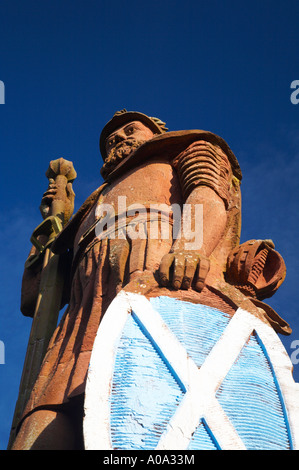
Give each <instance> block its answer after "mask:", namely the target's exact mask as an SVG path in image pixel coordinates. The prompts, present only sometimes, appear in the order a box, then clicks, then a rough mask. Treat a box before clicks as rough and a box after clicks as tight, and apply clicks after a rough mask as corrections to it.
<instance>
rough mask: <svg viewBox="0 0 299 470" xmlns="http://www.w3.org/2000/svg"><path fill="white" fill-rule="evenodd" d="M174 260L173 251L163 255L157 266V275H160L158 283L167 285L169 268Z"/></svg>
mask: <svg viewBox="0 0 299 470" xmlns="http://www.w3.org/2000/svg"><path fill="white" fill-rule="evenodd" d="M173 260H174V253H168V254H167V255H165V256H163V258H162V261H161V263H160V267H159V277H160V284H161V285H162V286H164V287H165V286H167V284H168V283H169V281H170V279H169V270H170V267H171V265H172V263H173Z"/></svg>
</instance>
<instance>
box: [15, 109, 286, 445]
mask: <svg viewBox="0 0 299 470" xmlns="http://www.w3.org/2000/svg"><path fill="white" fill-rule="evenodd" d="M166 131H167V129H166V128H165V124H164V123H163V122H161V121H160V120H159V119H156V118H150V117H148V116H146V115H144V114H142V113H138V112H127V111H126V110H123V111H121V112H118V113H116V114H115V115H114V117H113V118H112V120H111V121H109V122H108V124H107V125H106V126H105V128H104V129H103V131H102V134H101V138H100V149H101V153H102V157H103V159H104V165H103V168H102V175H103V177H104V180H105V183H104V184H103V185H102V186H101V187H100V188H99V189H97V190H96V191H95V192H94V193H93V194H92V195H91V196H90V197H89V198H88V199H87V201H86V202H85V203H84V204H83V206H82V207H81V208H80V209H79V210H78V212H77V213H76V214H75V215H74V216H73V217H72V218H71V216H72V210H73V202H74V194H73V191H72V187H71V183H68V185H67V186H66V188H67V189H66V200H67V208H66V210H65V213H64V222H67V223H66V225H65V227H64V229H63V230H62V232H61V233H60V234H59V235H58V236H57V237H56V239H55V241H54V244H53V245H52V251H53V252H54V253H56V254H59V255H60V256H61V257H62V258H61V259H63V260H64V268H65V269H64V271H65V275H66V273H67V275H68V282H66V283H65V290H64V295H63V301H64V303H67V304H68V307H67V310H66V312H65V313H64V316H63V318H62V320H61V322H60V324H59V325H58V326H57V328H56V330H55V332H54V335H53V337H52V339H51V341H50V344H49V347H48V350H47V353H46V355H45V358H44V361H43V364H42V367H41V370H40V373H39V376H38V379H37V381H36V383H35V385H34V387H33V390H32V393H31V396H30V399H29V401H28V403H27V406H26V409H25V411H24V413H23V417H22V419H21V421H20V423H19V427H18V434H17V437H16V440H15V443H14V445H13V449H80V448H83V447H84V444H83V439H82V417H83V397H84V388H85V380H86V374H87V369H88V364H89V358H90V354H91V350H92V347H93V341H94V338H95V335H96V332H97V329H98V326H99V323H100V321H101V318H102V316H103V315H104V313H105V310H106V309H107V307H108V305H109V304H110V302H111V301H112V300H113V298H114V297H115V296H116V295H117V293H118V292H119V291H120V290H121V289H124V290H127V291H129V292H138V293H142V294H143V295H145V296H148V297H153V296H157V295H163V294H164V295H168V296H173V297H177V298H180V299H183V300H189V301H191V302H195V303H202V304H205V305H210V306H212V307H216V308H217V307H219V308H221V309H222V310H223V311H225V312H228V313H230V314H231V315H233V314H234V311H235V310H236V308H237V307H238V306H240V305H242V304H244V303H246V308H247V309H248V310H250V311H252V310H254V309H259V312H261V311H262V312H263V315H264V317H265V319H266V320H267V321H268V322H270V323H271V324H272V326H273V327H274V328H275V330H276V331H278V332H281V333H284V334H288V333H289V332H290V329H289V327H288V325H287V324H286V323H285V322H284V321H283V320H282V319H280V318H279V317H278V315H277V314H276V313H275V312H274V311H273V310H272V309H271V308H270V307H268V306H267V305H265V304H264V303H263V302H262V299H264V298H266V297H269V296H270V295H272V294H273V293H274V292H275V291H276V289H277V288H278V287H279V285H280V284H281V283H282V281H283V279H284V276H285V266H284V262H283V260H282V258H281V256H280V255H279V254H278V253H277V252H276V251H275V250H274V245H273V243H272V242H271V241H267V240H266V241H256V240H252V241H250V242H247V243H245V244H243V245H241V246H240V245H239V240H240V227H241V197H240V182H241V178H242V175H241V170H240V167H239V164H238V162H237V159H236V157H235V156H234V154H233V152H232V151H231V150H230V148H229V147H228V145H227V144H226V142H225V141H224V140H223V139H221V138H220V137H218V136H216V135H214V134H212V133H210V132H205V131H199V130H194V131H177V132H166ZM56 198H57V185H56V184H55V183H54V181H53V180H50V184H49V188H48V190H47V191H46V192H45V194H44V196H43V199H42V205H41V211H42V214H43V217H44V218H46V217H47V216H48V211H49V207H51V204H53V201H55V200H56ZM119 198H121V199H119ZM124 198H125V199H124ZM120 201H121V202H123V201H125V203H126V208H128V207H129V208H130V211H125V212H123V206H121V207H120V205H119V202H120ZM174 207H176V208H179V209H181V211H179V212H180V227H179V228H180V231H179V235H180V236H177V237H176V238H175V237H174V235H173V228H174V226H176V223H177V219H176V218H175V213H174V212H175V211H174V210H173V208H174ZM196 207H200V208H202V211H199V212H198V213H197V214H200V216H199V215H198V217H196V216H195V214H196ZM102 208H108V209H109V208H110V209H111V208H112V209H113V210H111V212H110V213H109V210H107V211H106V213H105V214H104V212H103V211H102ZM155 208H156V209H157V210H156V212H155ZM161 208H162V209H163V210H161ZM164 209H165V210H164ZM187 209H188V210H187ZM134 211H135V212H134ZM188 211H189V212H188ZM136 214H138V218H136ZM101 220H102V221H104V222H105V224H102V226H101V231H99V224H100V223H101ZM136 222H138V224H137V223H136ZM156 222H159V224H160V225H159V227H160V228H159V229H158V233H157V230H156V232H155V236H154V237H153V236H148V234H149V233H150V229H151V228H152V227H155V228H156V227H157V225H156ZM198 224H200V227H199V226H196V225H198ZM137 225H138V227H136V226H137ZM111 227H112V228H111ZM163 227H164V228H165V229H169V228H170V231H169V234H170V235H169V236H168V238H167V237H164V236H163V234H162V228H163ZM128 228H130V229H131V231H129V230H128ZM137 228H138V231H139V236H135V235H136V229H137ZM109 230H110V232H109ZM198 230H200V234H201V235H200V237H199V239H197V240H195V241H197V242H198V243H197V245H196V244H195V245H194V238H196V233H197V232H196V231H198ZM112 232H113V235H111V233H112ZM141 232H142V233H143V234H146V236H140V233H141ZM109 234H110V236H108V235H109ZM105 235H106V236H105ZM192 237H193V238H192ZM192 242H193V245H192ZM35 253H36V248H33V249H32V251H31V256H32V255H34V254H35ZM67 263H68V265H67ZM38 286H39V269H38V268H36V267H29V268H27V269H25V272H24V277H23V286H22V312H23V313H24V314H25V315H32V311H33V310H34V305H35V302H36V296H37V291H38Z"/></svg>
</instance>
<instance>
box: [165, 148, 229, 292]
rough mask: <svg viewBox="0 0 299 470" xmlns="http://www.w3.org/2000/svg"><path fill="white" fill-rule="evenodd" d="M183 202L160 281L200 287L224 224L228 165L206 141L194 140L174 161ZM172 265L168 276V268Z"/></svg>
mask: <svg viewBox="0 0 299 470" xmlns="http://www.w3.org/2000/svg"><path fill="white" fill-rule="evenodd" d="M175 167H176V169H177V171H178V173H179V176H180V180H181V185H182V189H183V192H184V196H185V203H184V206H183V212H182V221H181V233H180V237H178V238H177V239H176V240H175V242H174V244H173V246H172V249H171V252H170V253H169V254H168V255H166V256H165V257H164V258H163V259H162V262H161V265H160V279H161V284H162V285H164V286H166V285H167V284H169V282H171V284H172V286H173V287H174V288H175V289H180V288H183V289H188V288H189V287H191V284H192V282H193V284H194V288H195V289H196V290H199V291H200V290H201V289H202V288H203V286H204V281H205V278H206V276H207V273H208V271H209V266H210V262H209V256H210V255H211V254H212V253H213V251H214V249H215V248H216V247H217V245H218V243H219V242H220V240H221V238H222V235H223V232H224V229H225V227H226V223H227V206H228V197H229V196H228V189H229V179H230V175H231V172H230V165H229V163H228V159H227V158H226V156H225V154H224V153H223V152H222V151H221V150H220V149H218V148H216V147H215V146H213V145H212V144H209V143H208V142H202V141H201V142H196V143H194V144H192V145H191V146H189V147H188V149H187V150H186V151H185V152H182V154H180V155H179V156H178V157H177V159H176V162H175ZM171 266H172V267H173V275H172V279H170V268H171Z"/></svg>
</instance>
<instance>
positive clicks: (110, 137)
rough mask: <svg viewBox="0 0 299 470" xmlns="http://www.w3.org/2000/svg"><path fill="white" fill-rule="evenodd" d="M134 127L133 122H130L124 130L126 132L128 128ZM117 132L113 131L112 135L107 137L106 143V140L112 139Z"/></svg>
mask: <svg viewBox="0 0 299 470" xmlns="http://www.w3.org/2000/svg"><path fill="white" fill-rule="evenodd" d="M134 125H135V121H132V122H130V123H129V124H127V125H126V126H125V127H124V130H127V129H128V127H130V126H134ZM117 132H118V131H115V132H113V134H110V135H109V137H107V139H106V142H108V140H110V139H112V138H113V136H114V135H115V134H117Z"/></svg>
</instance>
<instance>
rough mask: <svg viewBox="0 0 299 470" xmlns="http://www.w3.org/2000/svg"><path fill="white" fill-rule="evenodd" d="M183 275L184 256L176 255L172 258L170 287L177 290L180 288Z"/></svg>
mask: <svg viewBox="0 0 299 470" xmlns="http://www.w3.org/2000/svg"><path fill="white" fill-rule="evenodd" d="M184 274H185V255H184V254H179V253H176V255H175V258H174V271H173V278H172V286H173V287H174V289H176V290H178V289H180V288H181V285H182V282H183V277H184Z"/></svg>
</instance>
